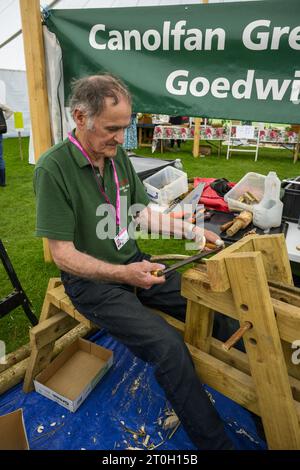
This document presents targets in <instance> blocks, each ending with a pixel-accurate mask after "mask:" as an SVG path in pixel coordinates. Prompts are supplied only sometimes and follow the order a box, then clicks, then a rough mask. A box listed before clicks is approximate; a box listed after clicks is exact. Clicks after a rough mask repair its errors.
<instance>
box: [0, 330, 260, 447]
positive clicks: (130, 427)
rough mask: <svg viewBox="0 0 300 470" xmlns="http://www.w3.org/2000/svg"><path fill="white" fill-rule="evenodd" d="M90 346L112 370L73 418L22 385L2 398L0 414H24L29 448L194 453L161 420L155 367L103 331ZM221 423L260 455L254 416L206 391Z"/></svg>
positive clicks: (165, 409)
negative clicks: (108, 355) (109, 357)
mask: <svg viewBox="0 0 300 470" xmlns="http://www.w3.org/2000/svg"><path fill="white" fill-rule="evenodd" d="M90 340H91V341H94V342H96V343H97V344H99V345H101V346H103V347H106V348H108V349H111V350H113V352H114V363H113V366H112V368H111V369H110V370H109V371H108V373H107V374H106V375H105V376H104V377H103V379H102V380H101V381H100V382H99V383H98V385H97V386H96V388H95V389H94V390H93V391H92V392H91V394H90V395H89V396H88V397H87V398H86V400H85V401H84V402H83V404H82V405H81V406H80V407H79V409H78V410H77V411H76V412H75V413H71V412H69V411H68V410H67V409H65V408H63V407H62V406H60V405H58V404H57V403H55V402H53V401H51V400H49V399H47V398H45V397H43V396H42V395H39V394H38V393H36V392H35V391H34V392H31V393H29V394H25V393H23V391H22V384H20V385H17V386H15V387H14V388H12V389H11V390H9V391H8V392H6V393H5V394H3V395H2V396H1V397H0V415H3V414H6V413H9V412H11V411H14V410H16V409H18V408H22V409H23V413H24V421H25V426H26V431H27V435H28V440H29V446H30V448H31V449H41V450H42V449H51V450H57V449H64V450H75V449H76V450H80V449H86V450H89V449H91V450H100V449H101V450H114V449H115V450H124V449H127V448H128V447H135V448H141V449H144V450H146V447H145V446H144V445H143V442H145V438H146V437H147V436H149V437H147V441H148V446H149V445H150V449H151V446H152V448H153V447H154V446H158V447H156V449H157V450H194V449H195V447H194V446H193V444H192V443H191V441H190V439H189V438H188V436H187V435H186V433H185V431H184V429H183V428H182V426H179V428H178V429H177V430H176V432H175V433H174V434H173V435H172V436H171V437H170V434H171V431H170V430H166V431H165V430H164V429H163V427H162V423H163V421H164V420H165V419H166V418H167V416H168V413H169V411H170V409H171V406H170V404H169V403H168V402H167V400H166V398H165V395H164V392H163V390H162V389H161V388H160V387H159V385H158V384H157V382H156V380H155V377H154V373H153V368H152V366H150V365H149V364H146V363H144V362H143V361H141V360H140V359H137V358H136V357H135V356H133V355H132V354H131V353H130V351H128V349H127V348H125V347H124V346H123V345H122V344H120V343H119V342H118V341H116V340H115V339H114V338H112V337H111V336H110V335H108V334H107V333H106V332H105V331H104V330H101V331H99V332H98V333H97V334H96V335H94V336H93V337H92V338H90ZM205 388H206V390H207V393H208V394H209V397H210V398H211V400H212V401H213V403H214V405H215V407H216V408H217V410H218V412H219V414H220V415H221V417H222V419H223V420H224V422H225V427H226V432H227V433H228V435H229V436H230V438H231V439H232V441H233V442H234V445H235V448H236V449H240V450H242V449H248V450H251V449H252V450H261V449H266V444H265V442H264V441H262V440H261V439H260V438H259V437H258V435H257V432H256V427H255V424H254V422H253V419H252V415H251V414H250V413H248V411H246V410H245V409H244V408H242V407H240V406H239V405H237V404H236V403H234V402H232V401H231V400H229V399H228V398H226V397H224V396H223V395H221V394H220V393H218V392H216V391H214V390H212V389H211V388H209V387H205Z"/></svg>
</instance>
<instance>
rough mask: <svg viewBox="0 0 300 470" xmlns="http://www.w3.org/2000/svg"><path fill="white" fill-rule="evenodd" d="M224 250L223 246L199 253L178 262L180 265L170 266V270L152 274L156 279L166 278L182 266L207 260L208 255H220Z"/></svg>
mask: <svg viewBox="0 0 300 470" xmlns="http://www.w3.org/2000/svg"><path fill="white" fill-rule="evenodd" d="M222 249H223V246H221V247H218V248H216V249H215V250H212V251H207V252H204V253H198V254H197V255H194V256H189V257H188V258H187V259H184V260H183V261H178V263H174V264H173V265H172V266H170V267H168V268H165V269H161V270H156V271H152V272H151V274H152V276H156V277H161V276H165V275H166V274H169V273H171V272H172V271H176V269H179V268H182V266H185V265H186V264H190V263H194V261H198V260H200V259H201V258H205V257H206V256H208V255H212V254H214V253H218V252H219V251H221V250H222Z"/></svg>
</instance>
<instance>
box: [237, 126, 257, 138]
mask: <svg viewBox="0 0 300 470" xmlns="http://www.w3.org/2000/svg"><path fill="white" fill-rule="evenodd" d="M235 136H236V137H237V138H238V139H254V127H253V126H236V134H235Z"/></svg>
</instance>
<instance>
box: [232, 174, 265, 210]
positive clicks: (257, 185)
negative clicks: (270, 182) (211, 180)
mask: <svg viewBox="0 0 300 470" xmlns="http://www.w3.org/2000/svg"><path fill="white" fill-rule="evenodd" d="M265 178H266V177H265V175H260V174H259V173H253V172H252V173H251V172H250V173H247V174H246V175H245V176H244V177H243V178H242V179H241V180H240V181H239V182H238V183H237V184H236V185H235V186H234V187H233V188H232V189H231V190H230V191H228V193H226V194H225V196H224V200H225V201H226V202H227V204H228V207H229V210H231V211H250V212H253V208H254V207H255V205H250V204H245V203H244V202H240V201H238V199H239V197H241V196H242V195H243V194H244V193H245V192H247V191H250V192H251V193H252V194H253V195H254V196H255V197H256V198H257V199H258V200H259V201H261V200H262V198H263V195H264V191H265Z"/></svg>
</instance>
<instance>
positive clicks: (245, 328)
mask: <svg viewBox="0 0 300 470" xmlns="http://www.w3.org/2000/svg"><path fill="white" fill-rule="evenodd" d="M251 328H252V323H250V322H249V321H245V322H244V323H243V325H241V327H240V328H239V329H238V330H237V331H236V332H235V333H233V335H232V336H230V338H229V339H228V340H227V341H226V343H223V344H222V348H223V349H224V350H225V351H229V349H231V348H232V346H234V345H235V344H236V343H237V342H238V341H239V340H240V339H241V338H242V337H243V336H244V334H245V333H246V331H248V330H250V329H251Z"/></svg>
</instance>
